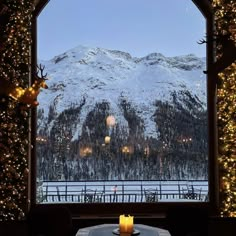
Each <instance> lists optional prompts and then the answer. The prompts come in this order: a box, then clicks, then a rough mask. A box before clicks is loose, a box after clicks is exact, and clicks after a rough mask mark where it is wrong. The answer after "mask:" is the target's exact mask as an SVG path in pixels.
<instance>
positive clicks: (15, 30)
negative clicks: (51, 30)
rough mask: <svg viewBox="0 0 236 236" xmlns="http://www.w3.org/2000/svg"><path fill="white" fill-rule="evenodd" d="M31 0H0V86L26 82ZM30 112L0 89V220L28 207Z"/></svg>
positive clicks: (21, 213)
mask: <svg viewBox="0 0 236 236" xmlns="http://www.w3.org/2000/svg"><path fill="white" fill-rule="evenodd" d="M31 15H32V0H3V1H1V3H0V17H1V20H0V33H1V34H0V90H4V89H5V87H4V84H5V83H6V82H7V83H9V84H11V85H12V86H15V87H17V86H21V87H26V86H27V85H28V83H29V68H30V65H29V60H30V46H31V34H30V33H31V29H30V27H31ZM29 114H30V111H29V109H28V110H24V109H22V106H21V104H20V103H19V102H18V101H16V100H14V99H12V98H11V97H9V96H7V94H4V93H3V91H1V93H0V221H8V220H21V219H23V218H24V215H25V212H26V209H27V201H28V199H27V196H28V193H27V192H28V190H27V184H28V149H29V138H28V136H29V135H28V134H29Z"/></svg>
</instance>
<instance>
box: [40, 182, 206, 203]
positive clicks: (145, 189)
mask: <svg viewBox="0 0 236 236" xmlns="http://www.w3.org/2000/svg"><path fill="white" fill-rule="evenodd" d="M150 197H153V199H152V200H153V201H158V202H169V201H206V200H207V197H208V181H100V182H95V181H94V182H83V181H81V182H66V181H65V182H41V183H38V199H39V201H41V202H44V203H50V202H81V203H84V202H147V201H149V200H150V201H151V199H150ZM148 199H149V200H148Z"/></svg>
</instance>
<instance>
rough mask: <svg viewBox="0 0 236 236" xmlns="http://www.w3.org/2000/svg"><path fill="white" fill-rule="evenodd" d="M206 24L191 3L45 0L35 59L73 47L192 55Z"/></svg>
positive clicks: (201, 51) (200, 48) (199, 51)
mask: <svg viewBox="0 0 236 236" xmlns="http://www.w3.org/2000/svg"><path fill="white" fill-rule="evenodd" d="M205 28H206V22H205V19H204V17H203V16H202V14H201V13H200V11H199V10H198V9H197V7H196V6H195V5H194V4H193V2H192V1H191V0H50V2H49V3H48V5H47V6H46V7H45V8H44V10H43V11H42V12H41V14H40V16H39V17H38V57H39V59H45V60H47V59H51V58H53V57H54V56H56V55H59V54H60V53H63V52H65V51H67V50H68V49H71V48H74V47H76V46H78V45H84V46H89V47H102V48H108V49H116V50H121V51H126V52H129V53H130V54H131V55H132V56H136V57H142V56H146V55H147V54H149V53H152V52H159V53H162V54H164V55H165V56H178V55H186V54H189V53H194V54H195V55H197V56H200V57H204V56H205V45H199V44H197V41H198V40H200V39H202V38H203V37H204V36H205V34H206V29H205Z"/></svg>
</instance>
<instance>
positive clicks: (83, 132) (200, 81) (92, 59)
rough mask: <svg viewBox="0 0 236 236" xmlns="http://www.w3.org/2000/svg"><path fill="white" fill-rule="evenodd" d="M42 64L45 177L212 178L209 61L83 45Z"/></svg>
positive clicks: (40, 144)
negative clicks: (209, 164) (137, 54)
mask: <svg viewBox="0 0 236 236" xmlns="http://www.w3.org/2000/svg"><path fill="white" fill-rule="evenodd" d="M40 63H42V64H44V65H45V68H46V72H47V73H48V77H49V78H50V79H49V80H48V81H47V84H48V86H49V89H48V90H43V91H42V92H41V93H40V95H39V97H38V101H39V104H40V106H39V108H38V138H37V140H38V142H37V154H38V169H39V172H38V175H39V177H40V178H43V179H45V180H46V179H47V180H56V179H66V180H117V179H119V180H121V179H127V180H134V179H135V180H152V179H191V178H192V179H206V178H207V172H208V171H207V159H208V158H207V106H206V77H205V75H204V74H203V70H205V59H204V58H197V57H196V56H194V55H192V54H190V55H186V56H176V57H165V56H164V55H162V54H160V53H152V54H149V55H147V56H145V57H142V58H134V57H132V56H131V55H130V54H128V53H126V52H121V51H117V50H108V49H102V48H88V47H83V46H79V47H77V48H74V49H71V50H69V51H67V52H65V53H63V54H61V55H59V56H56V57H54V58H53V59H52V60H50V61H41V62H40ZM108 117H110V118H112V123H109V122H108V120H107V118H108Z"/></svg>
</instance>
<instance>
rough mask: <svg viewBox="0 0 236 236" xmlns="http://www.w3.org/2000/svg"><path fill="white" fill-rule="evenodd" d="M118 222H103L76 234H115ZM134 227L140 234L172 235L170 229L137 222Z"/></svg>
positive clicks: (97, 235) (99, 235)
mask: <svg viewBox="0 0 236 236" xmlns="http://www.w3.org/2000/svg"><path fill="white" fill-rule="evenodd" d="M118 227H119V225H118V224H101V225H95V226H91V227H87V228H81V229H79V230H78V232H77V234H76V236H115V234H113V232H112V231H113V230H115V229H118ZM134 229H135V230H136V231H139V232H140V233H139V234H138V235H140V236H171V235H170V233H169V231H168V230H165V229H161V228H156V227H152V226H148V225H142V224H135V225H134Z"/></svg>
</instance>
